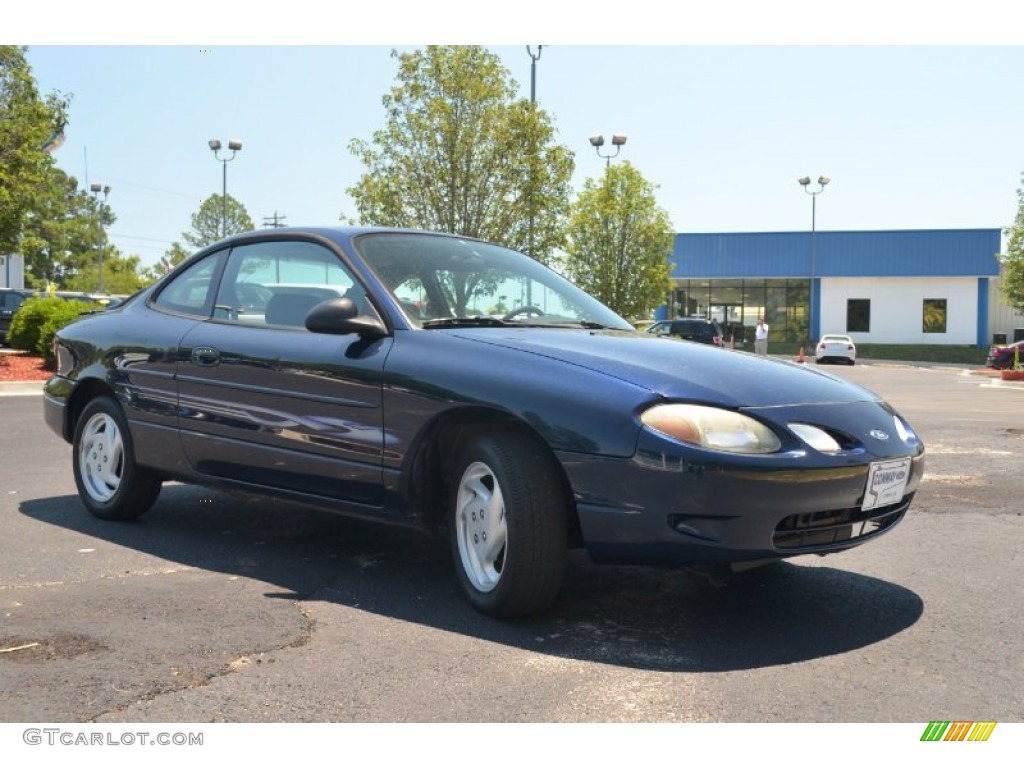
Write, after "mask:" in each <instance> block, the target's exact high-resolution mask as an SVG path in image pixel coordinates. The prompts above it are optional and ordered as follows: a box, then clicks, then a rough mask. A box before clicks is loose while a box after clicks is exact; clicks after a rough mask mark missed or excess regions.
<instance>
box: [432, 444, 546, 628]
mask: <svg viewBox="0 0 1024 768" xmlns="http://www.w3.org/2000/svg"><path fill="white" fill-rule="evenodd" d="M544 451H545V449H544V448H543V446H540V445H538V443H537V442H536V441H535V440H533V439H531V438H530V437H528V436H526V435H523V434H516V433H514V432H512V433H502V434H501V435H487V436H482V437H478V438H476V439H474V440H473V441H472V442H470V443H469V444H468V445H467V446H466V447H465V448H464V449H463V450H462V451H461V453H460V454H459V458H458V461H457V463H456V465H455V471H454V472H453V474H452V480H453V482H452V487H451V495H450V501H449V504H450V507H449V508H450V509H451V510H452V518H451V522H452V525H451V544H452V552H453V556H454V559H455V566H456V570H457V572H458V576H459V582H460V583H461V585H462V588H463V590H464V591H465V593H466V594H467V595H468V597H469V599H470V602H472V603H473V605H474V606H475V607H476V608H477V609H478V610H480V611H482V612H483V613H486V614H489V615H491V616H496V617H501V618H509V617H513V616H526V615H529V614H533V613H537V612H539V611H541V610H543V609H544V608H546V607H548V606H549V605H550V604H551V602H552V601H553V600H554V599H555V596H556V595H557V594H558V590H559V587H560V586H561V582H562V570H563V566H564V563H563V559H564V555H565V549H566V520H565V502H564V497H563V494H562V484H561V482H560V478H559V476H558V472H557V467H556V466H555V464H554V462H553V460H552V459H551V457H550V456H548V455H545V452H544Z"/></svg>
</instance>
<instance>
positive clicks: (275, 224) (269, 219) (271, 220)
mask: <svg viewBox="0 0 1024 768" xmlns="http://www.w3.org/2000/svg"><path fill="white" fill-rule="evenodd" d="M286 218H288V217H287V216H285V215H284V214H283V213H278V212H277V211H274V215H273V216H264V217H263V226H264V227H265V228H270V229H278V228H279V227H283V226H284V220H285V219H286Z"/></svg>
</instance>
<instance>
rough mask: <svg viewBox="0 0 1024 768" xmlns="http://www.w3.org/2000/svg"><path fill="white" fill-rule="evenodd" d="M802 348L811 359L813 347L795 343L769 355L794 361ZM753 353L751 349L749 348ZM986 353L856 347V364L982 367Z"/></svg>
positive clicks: (935, 347) (776, 346)
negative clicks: (897, 362)
mask: <svg viewBox="0 0 1024 768" xmlns="http://www.w3.org/2000/svg"><path fill="white" fill-rule="evenodd" d="M801 346H803V349H804V356H805V357H806V358H808V359H813V358H814V345H813V344H806V345H801V344H799V343H796V342H770V343H769V344H768V354H770V355H782V356H786V355H792V356H793V357H794V358H795V357H796V356H797V354H798V353H799V352H800V347H801ZM749 351H751V352H753V351H754V350H753V347H751V348H750V350H749ZM987 358H988V350H987V349H977V348H976V347H968V346H959V345H939V344H858V345H857V359H858V360H905V361H908V362H915V363H949V364H951V365H977V366H983V365H985V360H986V359H987Z"/></svg>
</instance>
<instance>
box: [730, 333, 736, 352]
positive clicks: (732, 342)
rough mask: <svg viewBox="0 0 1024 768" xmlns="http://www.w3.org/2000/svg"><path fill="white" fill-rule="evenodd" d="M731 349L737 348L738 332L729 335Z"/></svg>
mask: <svg viewBox="0 0 1024 768" xmlns="http://www.w3.org/2000/svg"><path fill="white" fill-rule="evenodd" d="M729 349H736V334H733V335H732V336H730V337H729Z"/></svg>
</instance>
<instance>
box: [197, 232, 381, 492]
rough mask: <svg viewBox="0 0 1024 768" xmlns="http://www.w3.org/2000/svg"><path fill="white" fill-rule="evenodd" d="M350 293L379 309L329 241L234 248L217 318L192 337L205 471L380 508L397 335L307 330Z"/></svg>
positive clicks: (200, 467) (365, 308)
mask: <svg viewBox="0 0 1024 768" xmlns="http://www.w3.org/2000/svg"><path fill="white" fill-rule="evenodd" d="M344 295H349V296H353V295H354V296H355V297H356V298H358V299H359V301H360V302H361V303H362V309H363V311H364V313H372V312H374V311H375V310H374V309H373V307H372V305H371V304H370V303H369V302H368V301H367V300H366V298H365V295H364V293H363V291H362V289H361V287H360V285H359V283H358V281H356V280H355V279H354V278H353V276H352V274H351V272H350V270H348V269H347V268H346V267H345V265H344V264H343V263H342V261H341V259H340V258H339V257H338V255H337V254H335V253H334V252H333V251H331V250H330V249H328V248H327V247H325V246H324V245H322V244H320V243H316V242H310V241H305V240H281V239H275V240H268V241H264V242H256V243H251V244H245V245H240V246H236V247H234V248H233V249H232V250H231V253H230V255H229V257H228V260H227V264H226V266H225V269H224V272H223V276H222V278H221V281H220V286H219V289H218V292H217V297H216V300H215V302H214V308H213V313H212V316H211V317H210V318H209V319H208V320H206V321H205V322H202V323H200V324H198V325H197V326H196V327H194V328H193V329H192V330H191V331H190V332H189V333H188V334H187V335H186V336H185V338H184V339H183V340H182V350H181V354H180V363H179V373H178V396H179V415H180V422H179V423H180V429H181V438H182V444H183V447H184V450H185V453H186V455H187V457H188V460H189V462H190V463H191V464H192V466H193V467H194V468H195V469H196V470H198V471H199V472H201V473H203V474H206V475H211V476H214V477H218V478H223V479H227V480H232V481H236V482H242V483H247V484H250V485H252V486H261V487H272V488H278V489H284V490H289V491H297V492H301V493H308V494H315V495H317V496H322V497H330V498H335V499H341V500H346V501H351V502H355V503H358V504H362V505H369V506H374V507H376V506H379V505H380V504H381V500H382V496H383V492H382V471H383V467H382V455H383V450H384V435H383V418H382V415H381V386H382V384H381V382H382V373H383V368H384V360H385V358H386V357H387V353H388V351H389V350H390V348H391V343H392V340H391V338H390V337H385V338H378V339H373V340H369V341H368V340H363V339H360V338H359V337H358V336H356V335H354V334H350V335H330V334H318V333H311V332H310V331H308V330H306V328H305V326H304V318H305V315H306V312H308V310H309V309H310V308H312V306H314V305H315V304H317V303H319V302H320V301H323V300H324V299H325V298H331V297H339V296H344Z"/></svg>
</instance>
